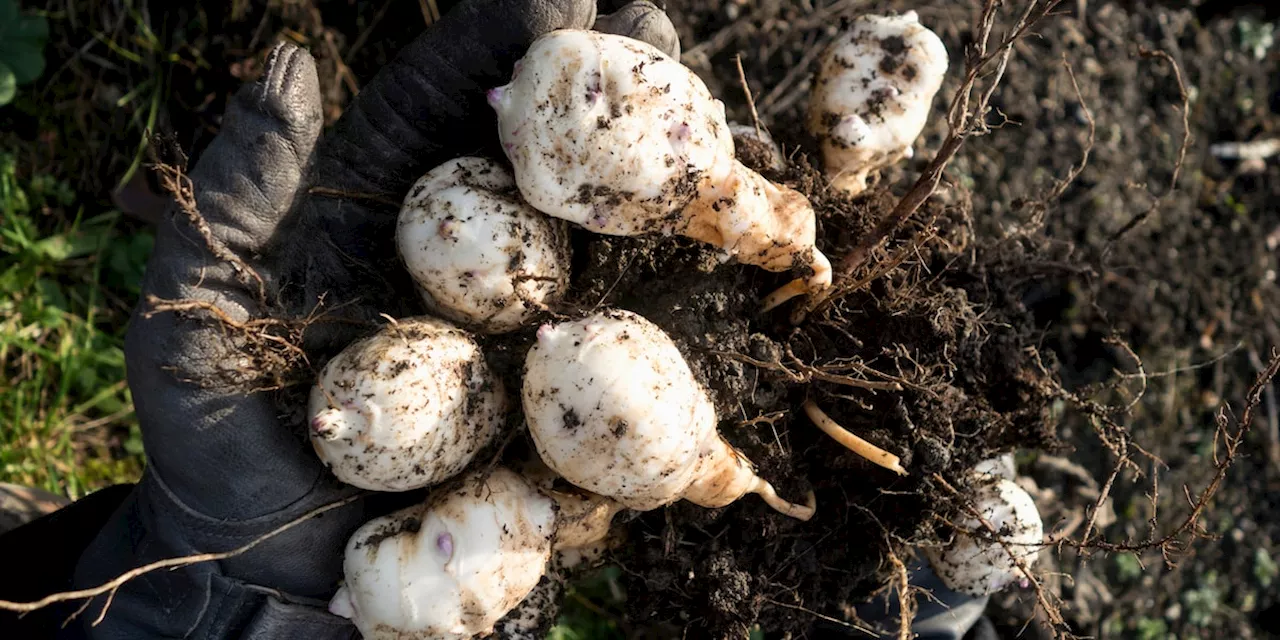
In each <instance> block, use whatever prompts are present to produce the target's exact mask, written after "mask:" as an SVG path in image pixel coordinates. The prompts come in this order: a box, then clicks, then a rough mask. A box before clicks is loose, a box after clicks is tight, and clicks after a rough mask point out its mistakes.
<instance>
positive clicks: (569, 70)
mask: <svg viewBox="0 0 1280 640" xmlns="http://www.w3.org/2000/svg"><path fill="white" fill-rule="evenodd" d="M489 104H491V105H493V107H494V109H495V110H496V111H497V114H498V129H499V137H500V138H501V141H502V147H503V149H504V150H505V152H506V154H507V157H508V158H510V160H511V164H512V165H513V167H514V169H515V177H516V185H517V186H518V187H519V188H520V192H521V193H522V194H523V195H524V197H525V200H527V201H528V202H529V204H531V205H533V206H534V207H535V208H537V209H538V210H539V211H542V212H544V213H547V214H549V215H552V216H555V217H557V218H561V219H564V220H568V221H570V222H573V223H575V224H578V225H581V226H582V227H584V228H586V229H588V230H590V231H593V232H596V233H604V234H610V235H627V236H630V235H639V234H645V233H663V234H673V233H674V234H680V235H684V236H688V237H691V238H694V239H697V240H701V241H703V242H707V243H710V244H712V245H715V246H716V247H719V248H720V249H722V250H724V251H725V252H726V253H727V254H729V255H731V256H736V257H737V258H738V260H739V261H741V262H744V263H747V264H753V265H757V266H760V267H763V268H765V269H768V270H770V271H786V270H790V269H796V270H799V271H801V272H803V273H805V276H804V278H803V279H801V280H796V281H794V282H793V283H792V284H790V285H788V287H786V288H785V290H784V291H783V292H782V293H780V294H778V295H774V296H771V297H770V298H768V299H767V300H766V302H765V306H766V307H771V306H775V305H777V304H781V303H782V302H783V301H785V300H786V299H787V298H790V297H793V296H796V295H800V294H802V293H805V292H806V291H816V290H821V289H825V288H826V287H827V286H829V285H830V284H831V265H830V263H828V261H827V258H826V257H825V256H823V255H822V253H821V252H820V251H818V250H817V249H816V248H815V247H814V236H815V221H814V211H813V207H812V206H810V204H809V201H808V200H807V199H806V198H805V197H804V196H803V195H801V194H800V193H798V192H796V191H794V190H792V189H790V188H788V187H785V186H782V185H777V184H774V183H772V182H769V181H768V180H766V179H765V178H764V177H762V176H761V175H760V174H758V173H756V172H755V171H752V170H751V169H748V168H747V167H746V166H745V165H743V164H742V163H741V162H739V161H738V160H736V159H735V158H734V146H733V137H732V135H731V132H730V129H729V125H728V123H727V122H726V121H725V112H724V104H723V103H721V102H720V101H718V100H716V99H715V98H713V97H712V96H711V93H710V92H709V91H708V90H707V87H706V85H705V84H703V82H702V80H700V79H699V78H698V76H697V75H695V74H694V73H693V72H692V71H690V70H689V69H688V68H687V67H685V66H684V65H681V64H680V63H679V62H678V61H676V60H674V59H672V58H670V57H669V56H667V55H666V54H664V53H663V52H661V51H659V50H658V49H656V48H654V47H652V46H650V45H648V44H645V43H643V42H640V41H638V40H632V39H630V38H626V37H623V36H616V35H610V34H602V33H595V32H591V31H578V30H571V29H566V30H561V31H554V32H552V33H550V34H547V35H545V36H542V37H541V38H539V39H538V40H536V41H534V43H533V45H532V46H531V47H530V48H529V52H528V53H527V54H526V55H525V57H524V58H522V59H521V60H520V62H518V63H517V64H516V68H515V74H514V76H513V78H512V80H511V83H510V84H508V85H506V86H502V87H498V88H496V89H493V90H492V91H490V92H489Z"/></svg>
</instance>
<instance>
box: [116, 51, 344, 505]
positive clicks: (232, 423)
mask: <svg viewBox="0 0 1280 640" xmlns="http://www.w3.org/2000/svg"><path fill="white" fill-rule="evenodd" d="M320 127H321V118H320V110H319V91H318V89H317V84H316V77H315V68H314V63H313V62H312V60H311V57H310V56H309V55H308V54H306V53H305V52H303V51H301V50H299V49H297V48H296V47H292V46H287V45H286V46H282V47H280V48H277V49H276V50H275V51H274V52H273V53H272V55H271V57H270V59H269V61H268V65H267V69H266V73H265V74H264V76H263V78H262V79H261V80H260V81H259V82H257V83H255V84H253V85H250V86H247V87H245V88H244V89H242V90H241V91H240V92H239V93H238V94H236V96H235V97H234V98H233V100H232V101H231V103H230V104H229V106H228V110H227V115H226V118H225V121H224V126H223V130H222V132H221V133H220V134H219V136H218V137H217V138H216V139H215V140H214V141H213V143H212V144H211V145H210V147H209V149H208V150H207V151H206V152H205V153H204V155H203V157H202V158H201V160H200V162H199V163H198V165H197V166H196V168H195V170H194V171H193V172H192V174H191V181H192V185H193V190H194V200H195V203H196V206H197V209H198V211H199V213H200V215H201V216H202V218H203V219H204V221H205V222H207V231H208V233H201V232H199V231H198V229H197V227H198V226H199V225H197V224H193V223H192V221H191V220H190V219H189V218H188V217H187V215H186V214H184V213H183V212H181V211H175V212H174V213H172V214H171V215H170V217H169V220H168V221H167V222H164V223H162V224H161V225H160V228H159V230H158V237H157V239H156V248H155V251H154V253H153V255H152V259H151V262H150V264H149V265H148V268H147V275H146V278H145V280H144V282H143V302H142V303H141V304H140V305H139V307H138V309H137V310H135V313H134V317H133V320H132V323H131V325H130V329H129V332H128V335H127V336H126V343H125V357H126V361H127V371H128V377H129V386H130V388H131V389H132V390H133V394H134V402H135V405H136V409H137V415H138V419H139V422H140V423H141V427H142V435H143V444H144V446H145V448H146V451H147V455H148V459H149V460H150V463H151V470H152V471H153V472H155V473H157V474H158V475H159V477H160V478H162V479H163V482H164V483H165V485H166V486H167V487H168V488H169V490H170V491H171V492H172V493H173V494H174V497H175V498H176V499H178V500H180V501H182V502H183V503H185V504H186V505H187V506H188V507H189V508H191V509H194V510H196V511H198V512H200V513H202V514H205V515H207V516H210V517H216V518H225V519H229V520H233V519H243V518H249V517H253V516H254V515H257V514H262V513H270V512H272V511H274V510H276V509H278V508H280V507H281V506H282V505H286V504H289V503H291V502H293V501H295V500H297V499H298V498H299V497H301V496H302V495H303V494H305V492H306V491H308V490H309V489H310V488H311V487H313V486H314V484H315V482H316V481H317V478H318V477H319V474H320V471H321V469H322V467H321V465H320V464H319V462H318V461H317V460H316V459H315V457H314V455H311V454H310V452H309V451H308V450H306V448H305V444H304V441H303V440H300V439H298V438H296V437H294V435H293V434H291V433H289V432H288V431H287V430H286V429H284V428H283V427H281V425H280V420H279V418H278V410H277V409H276V407H275V404H274V403H273V402H271V400H270V398H269V397H268V396H267V394H265V393H254V394H251V395H247V396H246V395H244V392H245V391H246V390H248V389H250V388H251V387H256V386H258V385H257V384H256V383H255V382H254V379H253V378H252V376H254V375H255V374H254V372H255V370H258V369H260V368H261V367H262V366H263V364H262V363H261V362H259V361H258V360H256V359H255V358H254V357H252V356H250V355H246V354H248V353H250V352H249V351H246V349H245V344H246V343H247V342H250V341H251V340H252V339H254V338H255V337H257V336H258V335H260V334H266V333H268V332H269V329H257V330H253V331H247V330H241V329H236V328H235V326H234V323H244V322H245V321H247V320H249V319H250V318H251V317H253V316H255V315H257V314H258V313H260V309H259V308H258V300H257V299H256V297H257V294H256V291H254V290H253V289H254V288H253V287H252V286H246V285H245V284H244V282H243V280H244V276H243V273H239V274H238V273H237V271H236V269H233V268H232V266H231V265H230V264H229V263H228V261H227V260H226V259H225V254H224V253H222V251H221V250H220V249H219V250H218V251H217V252H216V253H219V254H222V256H221V257H220V255H216V254H215V251H214V250H213V249H211V248H210V247H211V245H212V246H218V245H220V244H221V245H225V249H227V250H229V251H230V252H231V253H233V254H235V255H238V256H241V257H242V258H243V259H244V261H245V263H246V265H245V267H246V269H254V270H256V269H257V268H258V267H257V266H256V262H257V261H256V260H255V255H254V254H255V252H256V250H257V249H258V248H259V247H261V246H262V244H263V243H265V242H266V241H267V240H269V239H270V238H271V236H273V235H274V233H275V228H276V225H277V222H278V221H279V220H280V218H281V217H282V216H283V215H284V212H286V211H287V210H288V209H289V208H290V205H291V203H292V201H293V199H294V194H295V193H296V191H297V188H298V184H299V182H300V178H301V176H302V173H303V168H304V166H305V164H306V160H307V158H308V156H309V155H310V154H311V151H312V149H313V147H314V144H315V140H316V136H317V135H318V133H319V130H320ZM151 296H155V297H156V298H159V299H161V300H169V301H181V302H182V303H184V304H189V305H193V306H194V305H202V308H201V309H199V310H196V311H192V312H190V313H178V312H174V311H168V312H159V313H157V312H155V308H154V307H153V306H152V305H150V304H149V303H148V299H149V298H150V297H151ZM223 319H225V322H224V320H223ZM241 326H243V325H241ZM251 334H252V335H251ZM235 376H246V377H245V378H244V379H243V380H241V379H240V378H236V377H235ZM241 383H243V384H241Z"/></svg>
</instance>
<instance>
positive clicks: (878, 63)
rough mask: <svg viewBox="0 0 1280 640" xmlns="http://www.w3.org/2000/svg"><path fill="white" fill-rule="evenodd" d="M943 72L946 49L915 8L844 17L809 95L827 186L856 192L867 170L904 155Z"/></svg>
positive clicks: (811, 122) (864, 184) (909, 152)
mask: <svg viewBox="0 0 1280 640" xmlns="http://www.w3.org/2000/svg"><path fill="white" fill-rule="evenodd" d="M946 72H947V49H946V47H944V46H943V44H942V40H940V39H939V38H938V36H937V35H936V34H934V33H933V32H932V31H930V30H929V29H927V28H926V27H924V26H923V25H921V24H920V20H919V18H918V16H917V15H916V12H914V11H908V12H906V13H904V14H901V15H894V16H861V17H858V18H855V19H853V20H850V21H848V22H847V23H846V25H845V26H844V28H843V30H842V32H841V33H840V35H839V36H837V37H836V40H835V42H833V43H832V44H831V46H830V47H828V48H827V50H826V51H825V52H824V53H823V56H822V61H821V63H820V66H819V68H818V74H817V76H816V81H815V82H814V88H813V95H812V96H810V99H809V122H808V125H809V131H810V133H812V134H813V135H814V137H816V138H817V139H818V141H819V142H820V143H821V145H822V155H823V159H824V161H825V163H826V173H827V176H828V177H829V178H830V179H831V184H832V186H834V187H836V188H838V189H841V190H843V191H845V192H847V193H848V194H850V195H858V194H859V193H862V192H863V191H864V190H865V189H866V188H867V176H868V175H869V174H870V173H871V172H873V171H877V170H879V169H881V168H883V167H886V166H889V165H891V164H894V163H896V162H898V161H899V160H902V159H903V158H910V157H911V155H912V150H911V145H912V143H914V142H915V139H916V138H917V137H919V136H920V132H921V131H923V130H924V125H925V121H926V120H927V119H928V117H929V108H930V105H931V104H932V103H933V96H934V95H935V94H936V93H938V89H939V88H941V87H942V78H943V76H944V75H946Z"/></svg>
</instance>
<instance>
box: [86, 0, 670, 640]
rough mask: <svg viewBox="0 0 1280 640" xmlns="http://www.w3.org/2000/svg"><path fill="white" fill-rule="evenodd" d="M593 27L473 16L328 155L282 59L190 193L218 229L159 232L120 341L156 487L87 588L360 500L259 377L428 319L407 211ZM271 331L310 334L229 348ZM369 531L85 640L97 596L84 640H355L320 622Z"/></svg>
mask: <svg viewBox="0 0 1280 640" xmlns="http://www.w3.org/2000/svg"><path fill="white" fill-rule="evenodd" d="M648 10H649V11H658V10H657V8H656V7H652V6H650V7H649V9H648ZM629 11H632V12H633V14H632V15H630V17H628V18H627V19H626V20H619V21H615V22H614V23H612V24H613V28H614V29H615V30H618V29H625V30H627V33H631V32H632V31H631V30H632V29H640V30H641V31H640V32H638V33H636V34H635V35H639V36H641V37H645V38H648V39H649V40H651V41H654V42H656V43H658V44H659V45H661V44H663V43H664V42H665V43H666V44H667V45H668V47H669V46H670V45H671V43H674V42H675V38H674V31H673V29H672V28H671V26H670V23H669V22H667V21H666V19H665V16H662V18H661V20H654V19H644V18H643V16H640V17H639V18H637V15H635V14H634V12H635V9H629ZM595 19H596V7H595V0H470V1H468V2H465V3H463V4H461V5H459V6H458V7H456V8H455V9H454V10H453V11H451V12H450V13H449V14H448V15H446V16H445V17H444V18H443V19H442V20H441V21H440V22H439V23H437V24H435V25H433V26H432V27H431V28H430V29H429V30H428V32H427V33H426V34H424V35H423V36H422V37H420V38H419V39H418V40H417V41H416V42H414V43H413V44H412V45H411V46H410V47H409V48H407V49H406V50H405V51H403V52H402V53H401V54H400V56H399V57H398V58H396V60H395V61H393V62H392V63H391V64H389V65H388V66H387V67H386V68H385V69H383V70H382V72H381V73H379V74H378V76H377V77H375V78H374V79H373V81H372V82H370V83H369V84H368V85H367V86H366V87H365V88H364V90H363V91H361V93H360V94H359V96H358V97H357V98H356V99H355V100H354V101H353V103H352V104H351V105H350V106H349V107H348V109H347V111H346V113H345V114H344V115H343V117H342V118H341V120H340V121H339V122H338V123H337V124H336V125H335V126H334V128H333V130H332V131H331V132H330V133H329V134H328V135H327V136H326V137H325V138H324V140H322V141H320V142H319V143H318V144H317V138H318V136H319V134H320V129H321V126H322V120H321V115H320V98H319V90H318V87H317V80H316V73H315V68H314V63H313V61H312V59H311V57H310V56H309V55H307V53H306V52H304V51H302V50H300V49H297V48H295V47H292V46H288V45H284V46H281V47H279V48H277V49H276V50H275V51H273V52H272V54H271V56H270V58H269V59H268V61H267V65H266V69H265V73H264V75H263V78H262V79H261V80H260V81H259V82H257V83H255V84H253V85H252V86H248V87H245V88H244V89H243V90H242V91H241V92H240V93H239V94H238V95H237V96H235V98H234V99H233V100H232V102H231V104H230V105H229V106H228V110H227V114H226V117H225V120H224V123H223V130H222V133H221V134H220V135H219V136H218V138H217V139H216V140H215V141H214V142H213V143H212V145H211V146H210V147H209V148H208V150H207V151H206V152H205V153H204V155H203V157H202V158H201V159H200V161H199V163H198V165H197V166H196V168H195V170H194V171H193V172H192V173H191V176H190V177H191V183H192V185H193V187H194V192H193V195H194V202H195V205H196V208H197V209H198V211H199V213H200V215H201V217H202V218H203V220H204V222H206V223H207V225H203V227H204V228H201V227H202V225H200V224H197V223H196V222H194V221H193V220H192V218H191V217H189V216H187V215H185V214H184V213H182V212H181V211H178V210H175V211H172V212H171V213H170V215H169V216H168V217H167V218H166V220H165V221H163V222H162V223H161V224H160V228H159V231H158V235H157V238H156V246H155V252H154V255H153V256H152V259H151V262H150V264H149V266H148V268H147V276H146V279H145V281H144V284H143V295H144V300H143V302H142V303H141V304H140V305H139V307H138V309H137V311H136V312H135V314H134V317H133V321H132V325H131V327H130V329H129V333H128V337H127V341H126V356H127V362H128V372H129V386H130V388H131V389H132V392H133V396H134V401H135V404H136V407H137V414H138V419H139V421H140V423H141V426H142V433H143V443H144V445H145V447H146V452H147V459H148V466H147V471H146V473H145V474H144V476H143V479H142V481H141V482H140V483H139V485H138V486H137V487H136V488H135V489H134V491H133V493H132V494H131V495H130V496H129V497H128V498H127V499H126V500H125V502H124V504H123V505H122V506H121V507H120V508H119V509H118V510H117V511H116V513H115V514H114V516H112V519H111V520H110V521H109V522H108V524H107V525H106V526H105V528H104V529H103V530H102V531H101V533H100V534H99V535H98V537H97V538H96V539H95V541H94V542H93V543H92V544H91V545H90V547H89V548H88V549H87V550H86V552H85V553H84V555H83V556H82V558H81V561H80V564H79V566H78V569H77V571H76V578H75V585H76V587H77V588H85V587H91V586H96V585H97V584H100V583H102V582H105V581H107V580H109V579H111V578H114V577H116V576H117V575H119V574H121V573H123V572H125V571H127V570H129V569H131V568H133V567H137V566H140V565H142V564H145V563H149V562H152V561H155V560H159V559H163V558H169V557H175V556H183V555H188V554H192V553H201V552H216V551H224V550H228V549H233V548H236V547H238V546H240V545H242V544H244V543H246V542H248V541H250V540H253V539H255V538H257V537H259V536H261V535H262V534H264V533H266V532H268V531H271V530H273V529H275V528H276V527H278V526H280V525H282V524H284V523H286V522H288V521H290V520H293V519H295V518H297V517H298V516H300V515H302V514H305V513H307V512H309V511H311V510H313V509H315V508H316V507H318V506H320V505H323V504H326V503H329V502H331V501H334V500H335V499H338V498H340V497H342V496H344V495H350V494H351V492H352V491H353V490H352V489H351V488H350V487H346V486H344V485H342V484H341V483H339V482H338V481H337V480H336V479H334V478H333V477H332V475H331V474H329V473H328V471H327V470H326V469H325V468H324V467H323V466H322V465H321V464H320V462H319V461H318V459H317V458H316V456H315V454H314V452H312V451H311V448H310V446H309V445H308V443H307V440H306V436H305V435H304V429H305V425H304V421H305V414H304V405H303V402H302V399H303V398H305V387H302V391H303V392H304V393H292V394H290V393H284V392H274V391H266V390H258V391H253V390H254V389H263V388H265V387H270V386H274V383H277V382H279V380H273V379H272V378H271V377H270V376H264V375H262V374H263V368H264V367H268V368H269V367H270V366H271V363H272V362H273V361H275V356H274V355H271V354H277V355H279V354H284V356H285V357H286V358H287V357H296V356H297V355H298V354H297V352H296V351H291V350H290V349H289V348H288V347H285V346H283V345H282V344H281V343H280V342H278V341H276V342H273V341H272V339H267V340H266V341H265V342H264V341H263V339H262V338H261V335H262V334H264V333H273V334H274V335H282V336H284V337H286V338H289V339H297V338H300V339H301V342H302V351H303V352H305V354H306V357H307V358H308V360H309V361H311V362H313V363H319V362H323V361H324V359H325V358H327V357H329V356H331V355H333V354H334V353H336V352H337V351H338V350H340V349H341V348H342V347H344V346H345V345H346V344H347V343H348V342H350V340H352V339H353V338H354V337H355V336H357V335H358V334H360V333H362V332H367V331H369V330H370V329H371V328H372V327H373V326H374V324H375V323H377V322H378V316H379V314H381V313H386V314H389V315H392V316H400V315H408V314H413V313H420V312H421V310H420V308H418V306H417V300H416V296H414V295H413V293H412V292H413V289H412V287H411V286H410V285H409V283H408V281H407V275H406V274H405V273H404V270H403V268H402V267H401V266H400V265H399V262H398V259H397V258H396V252H395V248H394V228H395V218H396V214H397V210H398V206H396V203H397V202H399V201H400V200H401V199H402V198H403V196H404V194H405V192H406V191H407V190H408V188H409V187H410V185H411V184H412V182H413V181H414V180H416V179H417V178H418V177H420V176H421V174H423V173H424V172H425V171H426V170H428V169H430V168H431V167H433V166H435V165H437V164H439V163H441V162H443V161H445V160H448V159H450V158H453V157H456V156H459V155H463V154H466V153H474V152H477V151H480V150H481V149H482V148H485V147H487V146H489V145H492V148H495V149H496V148H497V144H496V143H497V127H496V124H495V119H494V116H493V114H492V111H491V110H490V108H489V107H488V106H487V105H486V103H485V91H486V90H487V89H489V88H492V87H495V86H498V85H501V84H503V83H505V82H506V81H507V80H508V79H509V76H510V73H511V69H512V66H513V64H514V63H515V61H516V60H517V59H518V58H519V57H520V56H521V55H523V53H524V51H525V49H526V48H527V46H528V45H529V43H531V42H532V41H533V40H534V39H535V38H536V37H537V36H538V35H540V34H543V33H545V32H548V31H551V30H553V29H557V28H564V27H576V28H587V27H590V26H591V25H592V24H593V22H594V21H595ZM655 25H656V26H655ZM677 46H678V45H677ZM231 256H238V257H239V258H240V259H241V260H242V261H243V263H242V264H236V263H235V261H234V260H231V259H229V258H230V257H231ZM254 274H257V275H256V276H255V275H254ZM258 276H260V277H261V282H259V280H258V279H257V278H258ZM148 296H154V297H156V298H159V299H163V300H170V301H174V300H181V301H187V302H188V303H189V302H192V301H194V302H197V303H203V304H207V305H212V306H213V307H216V312H211V311H210V310H209V309H208V308H205V309H199V308H195V307H194V306H192V305H190V304H188V305H187V309H188V310H187V311H172V310H171V311H166V312H160V313H155V312H154V311H155V308H154V307H153V305H150V304H148V303H147V298H148ZM219 314H221V315H225V316H226V320H227V321H229V322H223V321H220V320H217V319H215V316H216V315H219ZM262 318H277V319H285V320H288V321H297V320H300V319H304V318H313V319H315V318H318V320H317V321H315V322H313V323H312V324H310V325H309V328H307V329H306V330H305V331H301V330H299V329H298V327H299V326H300V325H299V324H298V323H296V322H293V323H291V324H290V327H292V328H284V329H282V328H281V327H279V326H275V327H265V328H263V327H258V328H256V329H254V330H253V331H242V330H238V329H236V328H235V326H236V325H237V323H245V322H249V321H255V320H260V319H262ZM240 326H243V325H242V324H241V325H240ZM290 331H293V332H294V333H292V334H290ZM282 332H283V333H282ZM285 334H288V335H285ZM254 336H258V337H254ZM255 345H256V346H255ZM254 349H259V350H260V351H259V352H258V353H259V355H261V357H258V356H255V355H254V353H255V352H254ZM262 349H265V350H266V351H261V350H262ZM290 353H292V354H294V355H293V356H289V354H290ZM264 354H265V355H264ZM246 391H251V392H246ZM372 515H374V514H370V513H366V509H365V506H364V505H363V504H362V502H356V503H354V504H352V505H350V506H347V507H343V508H341V509H338V510H335V511H331V512H328V513H326V514H325V515H323V516H322V517H320V518H317V519H314V520H311V521H308V522H306V523H304V524H302V525H300V526H297V527H295V528H293V529H291V530H289V531H287V532H286V533H283V534H281V535H279V536H278V537H275V538H272V539H271V540H269V541H267V542H264V543H263V544H261V545H260V546H258V547H256V548H254V549H253V550H252V551H250V552H248V553H245V554H243V555H240V556H237V557H234V558H231V559H228V560H225V561H222V562H217V563H211V562H206V563H201V564H196V565H192V566H188V567H185V568H181V569H178V570H174V571H168V570H163V571H156V572H152V573H148V574H146V575H144V576H142V577H139V578H136V579H134V580H132V581H131V582H128V583H126V584H125V585H124V587H123V588H121V589H120V590H119V592H118V593H116V594H115V595H114V598H113V599H112V601H111V604H110V608H109V609H108V610H107V612H106V615H105V617H104V619H103V620H102V622H100V623H99V624H97V625H96V626H92V624H91V623H92V622H93V621H94V619H95V618H97V617H98V615H99V612H100V611H101V609H102V607H103V604H104V602H105V600H106V598H105V597H104V596H100V597H99V598H97V599H96V600H95V602H93V603H91V604H90V606H89V607H88V608H87V609H86V610H85V612H84V613H83V614H82V615H81V616H80V617H79V619H78V620H77V621H76V622H75V623H74V624H73V625H72V627H73V628H75V629H77V630H78V631H77V632H76V634H77V635H78V634H79V633H87V634H89V635H90V636H92V637H94V638H130V639H138V638H155V637H165V638H168V637H173V638H177V637H183V638H229V637H236V638H307V639H308V640H323V639H326V638H348V637H353V636H354V635H355V633H356V632H355V629H354V627H352V626H351V625H350V624H349V623H348V621H346V620H343V619H341V618H338V617H336V616H332V615H330V614H328V613H327V611H326V610H325V608H324V605H325V600H326V599H327V598H328V597H329V596H330V595H331V594H332V593H333V591H334V590H335V589H336V588H337V585H338V581H339V580H340V578H341V575H342V550H343V547H344V545H345V543H346V539H347V537H348V536H349V535H350V533H351V532H352V531H353V530H354V529H355V528H356V527H357V526H359V525H360V524H361V523H362V522H363V521H365V520H366V519H367V518H369V517H372Z"/></svg>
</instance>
